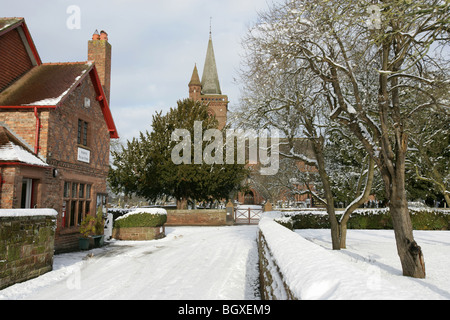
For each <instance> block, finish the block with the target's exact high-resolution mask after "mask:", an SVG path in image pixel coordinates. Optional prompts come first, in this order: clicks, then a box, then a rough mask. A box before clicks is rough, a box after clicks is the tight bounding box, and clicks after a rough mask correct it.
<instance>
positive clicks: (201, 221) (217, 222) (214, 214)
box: [165, 210, 227, 226]
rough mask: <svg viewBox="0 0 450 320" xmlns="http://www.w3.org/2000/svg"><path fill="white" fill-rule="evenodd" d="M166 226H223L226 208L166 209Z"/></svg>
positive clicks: (225, 219)
mask: <svg viewBox="0 0 450 320" xmlns="http://www.w3.org/2000/svg"><path fill="white" fill-rule="evenodd" d="M165 225H166V226H225V225H227V211H226V210H167V222H166V223H165Z"/></svg>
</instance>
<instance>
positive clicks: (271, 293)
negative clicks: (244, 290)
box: [258, 231, 297, 300]
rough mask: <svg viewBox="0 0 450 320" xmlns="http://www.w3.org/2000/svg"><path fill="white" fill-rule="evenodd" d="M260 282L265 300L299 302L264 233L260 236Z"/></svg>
mask: <svg viewBox="0 0 450 320" xmlns="http://www.w3.org/2000/svg"><path fill="white" fill-rule="evenodd" d="M258 255H259V282H260V291H261V298H262V299H263V300H297V298H296V297H295V296H294V294H293V293H292V292H291V290H290V289H289V287H288V286H287V285H286V283H285V282H284V279H283V274H282V273H281V271H280V268H279V267H278V265H277V263H276V261H275V259H274V258H273V254H272V253H271V252H270V249H269V247H268V245H267V242H266V239H265V238H264V234H263V232H262V231H259V234H258Z"/></svg>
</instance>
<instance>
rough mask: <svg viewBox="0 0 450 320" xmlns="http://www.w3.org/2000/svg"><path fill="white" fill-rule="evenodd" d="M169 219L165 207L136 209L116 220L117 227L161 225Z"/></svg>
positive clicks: (115, 225)
mask: <svg viewBox="0 0 450 320" xmlns="http://www.w3.org/2000/svg"><path fill="white" fill-rule="evenodd" d="M166 221H167V212H166V210H164V209H136V210H135V211H133V212H130V213H128V214H126V215H124V216H122V217H120V218H117V220H116V221H115V222H114V227H115V228H138V227H150V228H151V227H161V226H162V225H164V223H166Z"/></svg>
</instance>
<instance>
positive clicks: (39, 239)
mask: <svg viewBox="0 0 450 320" xmlns="http://www.w3.org/2000/svg"><path fill="white" fill-rule="evenodd" d="M56 215H57V212H56V211H54V210H47V209H43V210H0V290H1V289H3V288H6V287H8V286H10V285H13V284H15V283H19V282H23V281H26V280H29V279H32V278H36V277H38V276H40V275H42V274H44V273H46V272H48V271H51V270H52V268H53V253H54V241H55V229H56Z"/></svg>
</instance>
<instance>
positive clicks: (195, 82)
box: [189, 64, 202, 86]
mask: <svg viewBox="0 0 450 320" xmlns="http://www.w3.org/2000/svg"><path fill="white" fill-rule="evenodd" d="M201 85H202V84H201V82H200V77H199V76H198V70H197V64H195V67H194V71H193V72H192V77H191V82H189V86H201Z"/></svg>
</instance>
